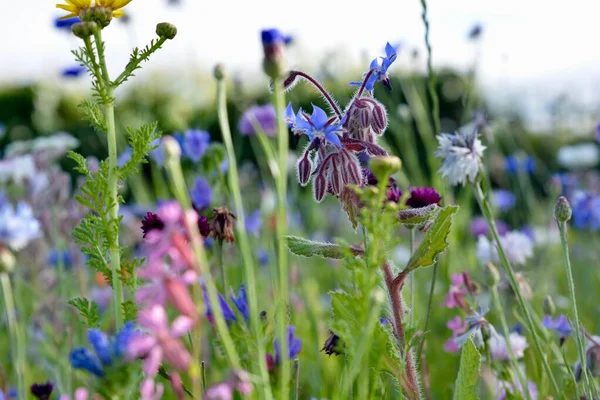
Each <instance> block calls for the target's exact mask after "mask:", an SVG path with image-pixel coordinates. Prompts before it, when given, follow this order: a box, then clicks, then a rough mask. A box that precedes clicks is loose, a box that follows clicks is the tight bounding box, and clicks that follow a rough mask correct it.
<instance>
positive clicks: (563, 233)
mask: <svg viewBox="0 0 600 400" xmlns="http://www.w3.org/2000/svg"><path fill="white" fill-rule="evenodd" d="M557 222H558V230H559V231H560V242H561V244H562V252H563V258H564V264H565V274H566V275H567V283H568V285H569V296H570V297H571V307H572V313H573V322H574V324H575V329H574V332H573V334H574V336H575V341H576V343H577V353H578V355H579V360H580V361H581V372H582V375H583V384H584V386H585V387H586V389H587V390H589V391H590V392H589V393H587V395H588V396H590V398H593V393H592V392H591V390H590V385H591V384H592V383H590V377H589V374H588V369H587V365H586V357H585V343H584V341H583V338H582V337H581V328H580V325H579V314H578V312H577V301H576V300H575V283H574V281H573V272H572V271H571V258H570V257H569V243H568V242H567V224H566V222H563V221H557ZM584 394H585V393H584Z"/></svg>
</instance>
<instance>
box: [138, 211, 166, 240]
mask: <svg viewBox="0 0 600 400" xmlns="http://www.w3.org/2000/svg"><path fill="white" fill-rule="evenodd" d="M164 227H165V223H164V222H163V221H162V220H161V219H160V217H159V216H158V215H156V214H153V213H151V212H148V213H147V214H146V216H145V217H144V219H142V232H144V235H143V237H144V238H146V235H147V234H148V232H150V231H152V230H154V229H158V230H159V231H161V230H163V228H164Z"/></svg>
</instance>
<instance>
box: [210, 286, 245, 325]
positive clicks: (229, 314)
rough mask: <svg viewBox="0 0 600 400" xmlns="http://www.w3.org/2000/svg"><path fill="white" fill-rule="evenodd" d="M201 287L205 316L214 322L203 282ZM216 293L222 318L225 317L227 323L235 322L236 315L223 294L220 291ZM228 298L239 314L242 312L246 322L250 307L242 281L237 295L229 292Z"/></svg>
mask: <svg viewBox="0 0 600 400" xmlns="http://www.w3.org/2000/svg"><path fill="white" fill-rule="evenodd" d="M202 289H203V292H202V297H203V298H204V304H205V305H206V318H207V319H208V320H209V321H210V322H211V323H212V322H214V315H213V311H212V307H211V304H210V299H209V298H208V293H207V290H206V287H205V285H204V283H202ZM217 294H218V297H219V306H220V307H221V312H222V313H223V318H224V319H225V322H228V323H231V322H236V321H237V317H236V315H235V312H234V311H233V309H232V308H231V307H230V306H229V304H228V303H227V300H226V299H225V297H223V295H222V294H221V293H217ZM229 298H230V299H231V301H232V302H233V304H235V307H236V308H237V310H238V311H239V312H240V314H242V315H243V316H244V319H245V320H246V322H248V320H249V318H250V309H249V308H248V295H247V293H246V285H245V284H243V283H242V284H241V285H240V289H239V291H238V295H237V296H235V294H233V293H231V294H230V295H229Z"/></svg>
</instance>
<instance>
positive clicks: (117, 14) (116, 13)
mask: <svg viewBox="0 0 600 400" xmlns="http://www.w3.org/2000/svg"><path fill="white" fill-rule="evenodd" d="M112 15H113V17H115V18H121V17H122V16H123V15H125V11H123V10H114V11H113V12H112Z"/></svg>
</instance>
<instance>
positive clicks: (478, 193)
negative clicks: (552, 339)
mask: <svg viewBox="0 0 600 400" xmlns="http://www.w3.org/2000/svg"><path fill="white" fill-rule="evenodd" d="M473 186H474V192H475V198H476V199H477V202H478V203H479V207H480V208H481V211H482V213H483V215H484V217H485V219H486V220H487V222H488V225H489V227H490V231H491V232H492V236H493V238H494V242H495V243H496V247H497V249H498V255H499V256H500V261H501V263H502V267H503V268H504V272H505V273H506V275H507V276H508V280H509V282H510V286H511V288H512V290H513V292H514V293H515V295H516V296H517V303H518V304H519V307H520V308H521V312H522V313H523V315H524V316H525V322H526V323H527V328H528V329H529V332H530V333H531V336H532V338H533V343H534V345H535V349H536V351H537V353H538V356H539V357H540V359H541V360H542V365H543V367H544V370H545V372H546V375H548V379H549V380H550V384H551V386H552V390H553V391H554V394H555V395H556V398H561V395H560V393H561V392H560V389H559V388H558V384H557V383H556V379H555V378H554V374H553V373H552V368H550V364H549V363H548V359H547V358H546V356H545V354H544V351H543V348H542V343H541V341H540V338H539V336H538V334H537V331H536V327H535V324H534V322H533V318H532V317H531V313H530V312H529V308H528V307H527V304H526V303H525V298H524V297H523V294H522V293H521V288H520V287H519V283H518V282H517V278H516V276H515V272H514V270H513V268H512V266H511V265H510V262H509V261H508V258H507V257H506V253H505V252H504V247H503V246H502V242H501V241H500V235H499V234H498V228H497V227H496V222H495V221H494V215H493V213H492V208H491V206H490V204H489V202H488V201H487V198H486V197H485V196H484V194H483V191H482V190H481V184H480V183H479V182H477V183H475V184H474V185H473Z"/></svg>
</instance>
